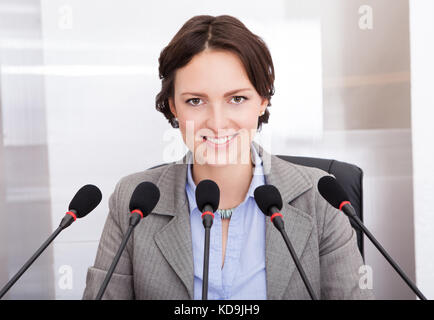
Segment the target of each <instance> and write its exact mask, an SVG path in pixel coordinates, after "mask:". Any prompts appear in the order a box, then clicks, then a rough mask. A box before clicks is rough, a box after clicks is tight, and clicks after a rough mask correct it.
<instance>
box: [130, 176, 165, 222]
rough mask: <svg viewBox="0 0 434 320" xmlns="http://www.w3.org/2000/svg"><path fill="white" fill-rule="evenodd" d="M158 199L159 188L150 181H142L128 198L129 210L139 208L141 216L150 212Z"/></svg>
mask: <svg viewBox="0 0 434 320" xmlns="http://www.w3.org/2000/svg"><path fill="white" fill-rule="evenodd" d="M158 200H160V190H159V189H158V187H157V186H156V185H155V184H153V183H152V182H148V181H145V182H142V183H140V184H139V185H138V186H137V187H136V189H134V192H133V195H132V196H131V200H130V211H133V210H136V209H138V210H140V211H141V212H142V213H143V218H144V217H146V216H147V215H148V214H150V213H151V212H152V210H153V209H154V208H155V206H156V205H157V203H158Z"/></svg>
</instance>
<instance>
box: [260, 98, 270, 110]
mask: <svg viewBox="0 0 434 320" xmlns="http://www.w3.org/2000/svg"><path fill="white" fill-rule="evenodd" d="M267 106H268V99H267V98H262V101H261V107H260V109H261V112H260V113H262V112H265V109H267Z"/></svg>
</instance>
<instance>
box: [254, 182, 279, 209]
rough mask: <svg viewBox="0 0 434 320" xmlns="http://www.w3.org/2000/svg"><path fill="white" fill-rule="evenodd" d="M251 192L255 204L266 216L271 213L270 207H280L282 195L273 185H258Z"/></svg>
mask: <svg viewBox="0 0 434 320" xmlns="http://www.w3.org/2000/svg"><path fill="white" fill-rule="evenodd" d="M253 194H254V196H255V201H256V204H257V205H258V207H259V209H261V211H262V212H263V213H264V214H265V215H266V216H270V215H271V214H270V209H271V207H276V208H277V209H279V210H280V209H282V196H281V195H280V192H279V190H277V188H276V187H275V186H273V185H271V184H266V185H263V186H259V187H257V188H256V189H255V192H254V193H253Z"/></svg>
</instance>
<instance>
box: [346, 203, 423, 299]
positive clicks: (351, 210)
mask: <svg viewBox="0 0 434 320" xmlns="http://www.w3.org/2000/svg"><path fill="white" fill-rule="evenodd" d="M341 210H342V211H343V212H344V213H345V214H346V215H347V216H348V217H349V218H350V219H352V220H353V221H354V222H355V223H356V224H357V225H358V226H359V227H360V229H362V231H363V233H364V234H365V235H366V236H367V237H368V238H369V240H371V242H372V243H373V244H374V246H375V247H376V248H377V249H378V251H380V253H381V254H382V255H383V257H384V258H386V260H387V261H388V262H389V264H390V265H391V266H392V267H393V269H395V271H396V272H397V273H398V274H399V275H400V277H401V278H402V280H404V281H405V283H406V284H407V285H408V286H409V287H410V289H411V290H413V292H414V293H415V294H416V295H417V296H418V297H419V299H421V300H426V297H425V296H424V295H423V294H422V292H421V291H420V290H419V289H418V288H417V287H416V285H415V284H414V283H413V282H412V281H411V280H410V278H409V277H408V276H407V275H406V274H405V272H404V271H403V270H402V269H401V268H400V267H399V265H398V264H397V263H396V262H395V261H394V260H393V259H392V257H391V256H390V255H389V254H388V253H387V251H386V250H385V249H384V248H383V246H382V245H381V244H380V243H379V242H378V241H377V239H375V237H374V236H373V235H372V233H371V232H370V231H369V230H368V228H366V227H365V225H364V224H363V222H362V221H360V219H359V217H358V216H357V214H356V212H355V210H354V208H353V206H352V205H351V204H350V202H348V201H345V202H343V203H342V204H341Z"/></svg>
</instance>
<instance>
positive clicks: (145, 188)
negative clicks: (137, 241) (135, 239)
mask: <svg viewBox="0 0 434 320" xmlns="http://www.w3.org/2000/svg"><path fill="white" fill-rule="evenodd" d="M158 200H160V190H159V189H158V187H157V186H156V185H155V184H153V183H152V182H147V181H146V182H142V183H140V184H139V185H138V186H137V187H136V189H134V192H133V194H132V196H131V200H130V205H129V208H130V212H131V216H130V222H129V226H128V230H127V232H126V234H125V235H124V238H123V239H122V242H121V245H120V247H119V249H118V252H117V253H116V256H115V257H114V259H113V262H112V264H111V265H110V268H109V270H108V271H107V274H106V277H105V279H104V281H103V283H102V285H101V288H100V289H99V291H98V294H97V296H96V300H101V299H102V296H103V295H104V292H105V290H106V288H107V286H108V284H109V282H110V279H111V277H112V275H113V272H114V271H115V268H116V266H117V264H118V262H119V259H120V257H121V255H122V252H123V251H124V249H125V246H126V245H127V242H128V239H129V238H130V236H131V233H132V232H133V230H134V228H135V227H136V226H137V225H138V224H139V222H140V221H141V219H143V218H145V217H146V216H148V215H149V214H150V213H151V211H152V210H153V209H154V208H155V206H156V205H157V203H158Z"/></svg>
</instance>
